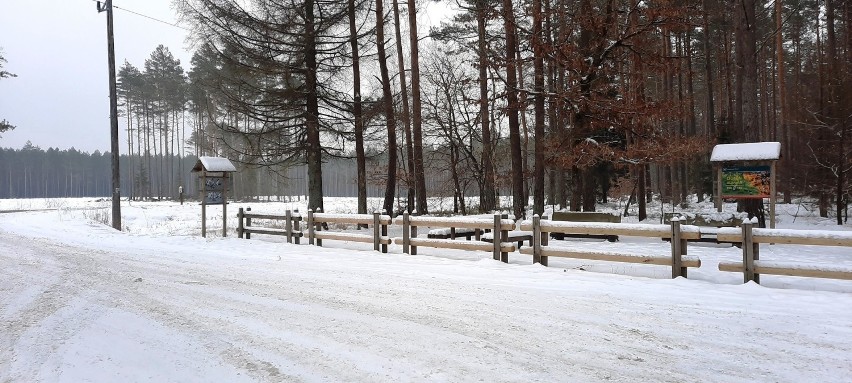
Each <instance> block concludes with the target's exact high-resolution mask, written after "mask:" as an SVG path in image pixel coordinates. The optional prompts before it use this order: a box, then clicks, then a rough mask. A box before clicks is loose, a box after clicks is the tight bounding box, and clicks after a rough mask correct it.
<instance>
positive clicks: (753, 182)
mask: <svg viewBox="0 0 852 383" xmlns="http://www.w3.org/2000/svg"><path fill="white" fill-rule="evenodd" d="M771 176H772V175H771V172H770V170H769V166H738V167H728V168H723V169H722V197H723V198H768V197H769V194H770V185H771V180H772V177H771Z"/></svg>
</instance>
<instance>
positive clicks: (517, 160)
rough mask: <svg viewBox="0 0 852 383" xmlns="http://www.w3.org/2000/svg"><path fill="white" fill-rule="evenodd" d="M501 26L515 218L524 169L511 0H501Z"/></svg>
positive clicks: (519, 208)
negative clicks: (504, 35) (503, 38)
mask: <svg viewBox="0 0 852 383" xmlns="http://www.w3.org/2000/svg"><path fill="white" fill-rule="evenodd" d="M503 27H504V29H505V33H506V98H507V102H508V108H507V109H508V114H509V150H510V152H511V155H512V206H513V210H514V213H515V219H521V218H523V217H524V208H525V207H526V203H525V202H524V201H523V198H524V169H523V159H522V158H521V131H520V122H519V120H518V109H519V107H520V105H518V86H517V73H516V69H515V65H516V62H515V51H517V46H518V43H517V41H516V37H515V13H514V10H513V9H512V1H511V0H503Z"/></svg>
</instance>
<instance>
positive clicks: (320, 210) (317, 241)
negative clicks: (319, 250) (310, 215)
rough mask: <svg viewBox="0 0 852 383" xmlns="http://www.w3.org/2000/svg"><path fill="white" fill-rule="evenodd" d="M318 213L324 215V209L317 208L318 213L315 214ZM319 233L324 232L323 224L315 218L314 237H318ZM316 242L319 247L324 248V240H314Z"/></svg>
mask: <svg viewBox="0 0 852 383" xmlns="http://www.w3.org/2000/svg"><path fill="white" fill-rule="evenodd" d="M316 213H322V209H320V208H317V211H316V212H315V213H314V214H316ZM318 231H322V223H321V222H317V220H316V218H314V237H316V235H317V234H316V232H318ZM314 241H316V243H317V246H319V247H322V239H319V238H314Z"/></svg>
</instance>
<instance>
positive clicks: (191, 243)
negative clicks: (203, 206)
mask: <svg viewBox="0 0 852 383" xmlns="http://www.w3.org/2000/svg"><path fill="white" fill-rule="evenodd" d="M249 206H250V207H252V210H253V212H259V213H282V212H283V211H284V210H285V209H293V208H299V209H300V210H302V211H304V209H305V207H304V201H301V202H294V203H278V202H276V203H233V204H231V205H229V206H228V216H229V217H228V223H229V226H231V228H230V231H229V236H228V237H227V238H222V237H221V231H220V230H221V226H220V225H221V219H222V216H221V207H211V208H210V210H209V211H208V214H209V220H208V233H209V236H208V238H206V239H204V238H200V235H199V234H200V207H199V206H198V205H197V204H194V203H187V204H185V205H183V206H180V205H178V204H176V203H172V202H151V203H140V202H132V203H128V202H126V201H123V204H122V219H123V226H124V229H125V230H124V231H123V232H118V231H115V230H112V229H111V228H109V227H108V226H106V225H104V224H103V223H102V222H104V221H105V220H106V219H107V218H108V217H109V202H107V201H94V200H92V199H69V200H65V199H62V200H0V211H11V210H23V211H21V212H6V213H0V329H2V331H0V382H3V383H5V382H116V381H121V382H137V381H149V382H166V381H169V382H212V381H216V382H242V381H247V382H253V381H263V382H289V381H307V382H327V381H334V382H337V381H355V382H362V381H394V382H395V381H486V382H490V381H513V382H514V381H517V382H528V381H547V382H551V381H559V382H604V381H621V382H638V381H647V382H657V381H670V382H684V381H690V382H743V381H754V382H805V381H807V382H850V381H852V282H850V281H833V280H819V279H808V278H796V277H776V276H769V275H764V276H762V283H763V284H762V285H756V284H753V283H750V284H745V285H744V284H742V275H741V274H738V273H723V272H719V271H718V270H717V268H716V267H717V264H718V262H719V261H721V260H738V259H741V253H740V250H739V249H737V248H734V247H730V246H722V245H701V246H699V245H690V247H689V253H690V255H697V256H699V257H700V258H701V260H702V267H701V268H699V269H695V270H690V274H689V278H688V279H682V278H681V279H676V280H671V279H668V277H669V276H670V275H671V272H670V270H669V268H667V267H659V266H647V265H630V264H617V263H606V262H591V261H571V260H565V259H554V258H551V262H550V265H551V266H550V267H542V266H540V265H531V264H530V263H531V262H530V261H531V257H530V256H526V255H521V254H519V253H513V254H510V257H509V261H510V262H509V264H503V263H499V262H496V261H493V260H491V254H490V253H484V252H483V253H477V252H464V251H453V250H439V249H428V248H420V249H419V251H418V252H419V255H416V256H411V255H405V254H402V253H401V249H400V247H398V246H391V247H390V252H389V253H388V254H381V253H377V252H374V251H372V246H371V245H365V244H356V243H347V242H336V241H326V242H325V243H324V245H325V246H326V247H324V248H319V247H312V246H308V245H306V244H304V241H303V244H302V245H290V244H286V243H282V242H283V241H282V239H281V238H278V237H270V236H263V235H256V236H255V237H254V238H253V239H252V240H240V239H237V238H235V235H234V232H233V227H234V226H236V219H235V218H233V217H235V215H236V211H237V208H239V207H249ZM326 206H327V209H326V210H327V211H328V212H332V213H351V212H353V210H354V206H355V204H354V202H353V200H345V199H340V200H329V201H326ZM602 208H604V209H607V208H610V209H612V210H613V211H616V210H618V209H620V208H623V207H619V206H615V205H613V206H604V207H602ZM693 208H694V209H698V210H708V209H709V207H708V204H706V203H702V204H699V203H695V204H693ZM728 208H730V206H728ZM669 209H670V208H669ZM664 210H665V211H668V210H667V209H666V208H661V207H660V206H659V205H657V206H656V208H653V209H652V212H655V214H656V217H659V215H660V214H659V212H661V211H664ZM631 220H632V221H633V222H635V217H634V218H628V219H626V221H628V222H630V221H631ZM778 227H779V228H795V229H821V230H847V231H848V230H850V229H852V226H850V225H846V226H841V227H837V226H835V225H833V221H832V220H827V219H819V218H818V217H815V216H814V213H813V212H812V211H809V210H808V209H807V206H806V205H803V204H799V205H780V206H779V217H778ZM391 235H395V234H394V233H393V232H392V233H391ZM551 243H552V244H553V245H555V246H571V247H579V248H593V249H596V250H613V251H628V252H631V253H654V254H666V253H667V252H668V251H669V245H668V244H666V243H663V242H662V241H659V240H653V239H641V238H629V237H624V238H622V239H621V241H619V242H617V243H609V242H596V241H552V242H551ZM761 259H766V260H783V261H794V262H802V263H808V264H826V265H842V266H852V249H849V248H831V247H815V246H790V245H773V246H763V247H762V248H761Z"/></svg>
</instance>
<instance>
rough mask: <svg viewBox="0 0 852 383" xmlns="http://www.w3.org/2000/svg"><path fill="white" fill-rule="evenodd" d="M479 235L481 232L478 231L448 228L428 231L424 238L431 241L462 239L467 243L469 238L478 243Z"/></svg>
mask: <svg viewBox="0 0 852 383" xmlns="http://www.w3.org/2000/svg"><path fill="white" fill-rule="evenodd" d="M481 235H482V230H480V229H470V228H462V227H449V228H442V229H432V230H429V233H428V234H427V235H426V237H427V238H432V239H456V238H461V237H464V238H466V239H467V240H468V241H470V239H471V237H475V238H476V240H477V241H478V240H479V237H480V236H481Z"/></svg>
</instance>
